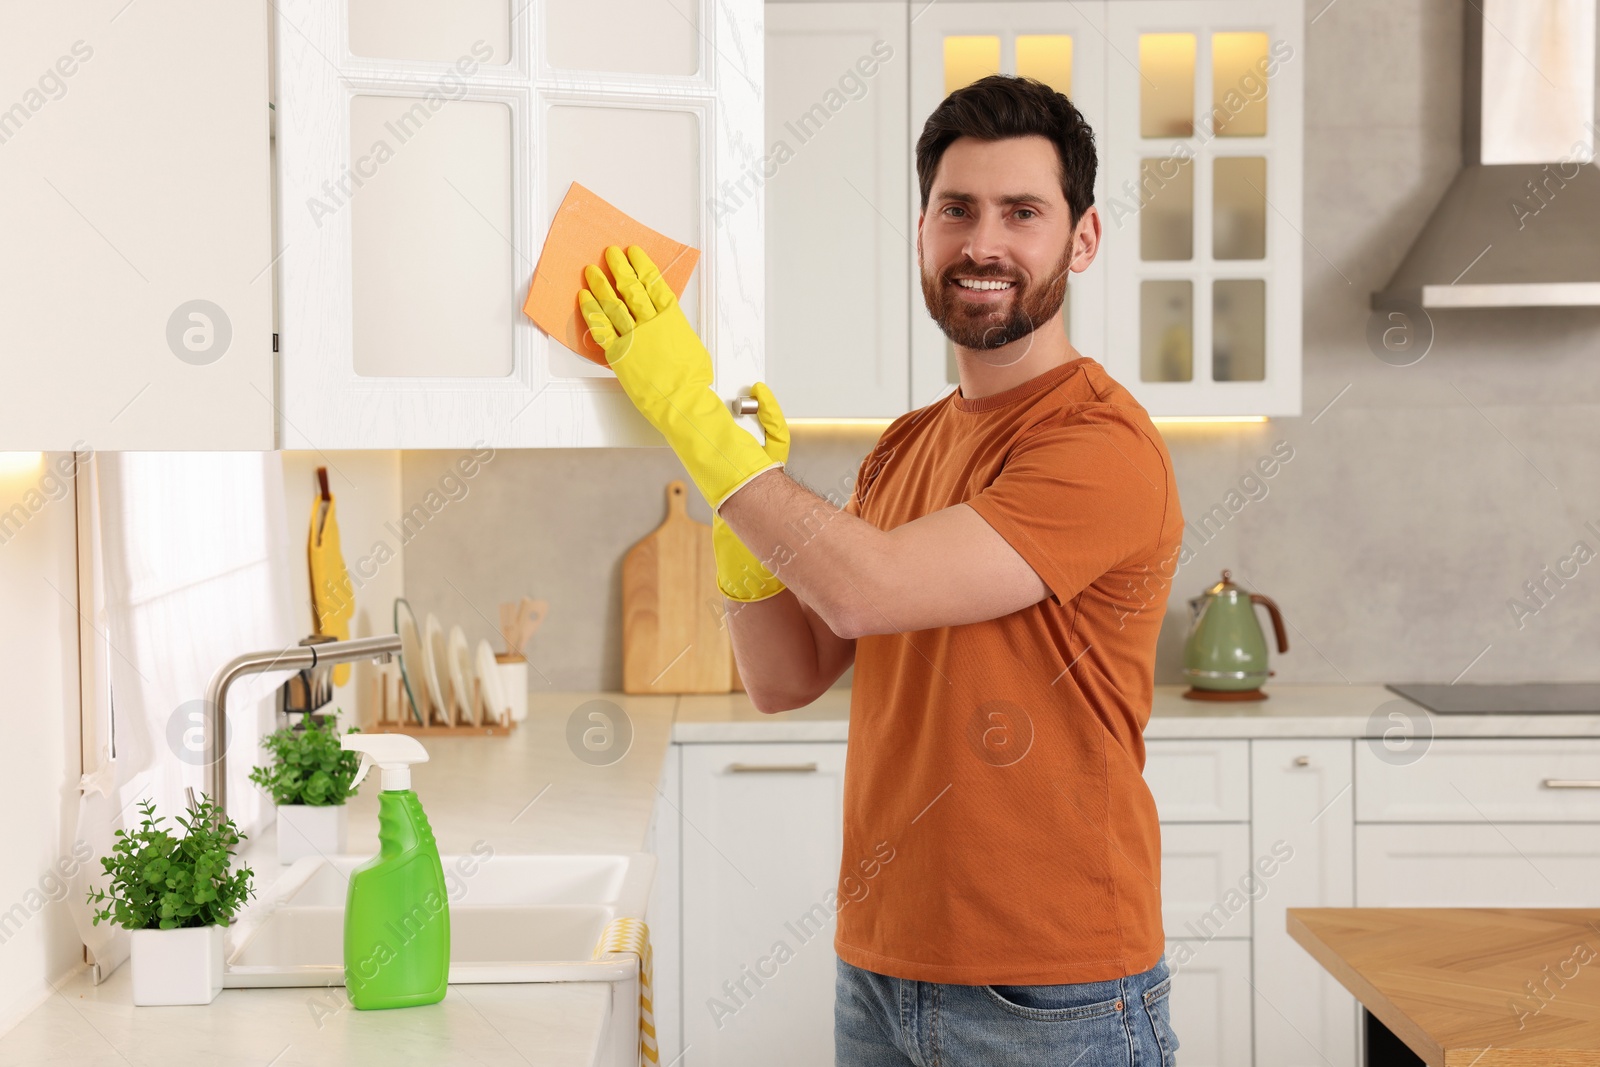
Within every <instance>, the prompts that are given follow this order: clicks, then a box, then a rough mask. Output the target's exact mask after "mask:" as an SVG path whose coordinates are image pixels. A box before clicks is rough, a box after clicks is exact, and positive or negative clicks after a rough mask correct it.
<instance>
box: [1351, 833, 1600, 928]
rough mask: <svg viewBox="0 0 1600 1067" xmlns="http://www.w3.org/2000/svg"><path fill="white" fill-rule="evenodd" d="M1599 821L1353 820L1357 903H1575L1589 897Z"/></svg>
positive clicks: (1597, 879) (1598, 879)
mask: <svg viewBox="0 0 1600 1067" xmlns="http://www.w3.org/2000/svg"><path fill="white" fill-rule="evenodd" d="M1597 884H1600V825H1592V824H1583V823H1579V824H1576V825H1575V824H1572V823H1544V824H1541V823H1503V824H1501V825H1499V826H1490V825H1488V824H1480V825H1478V826H1464V825H1438V824H1427V825H1412V826H1406V825H1401V824H1386V825H1377V826H1358V827H1356V906H1357V907H1360V908H1575V907H1591V906H1593V904H1594V887H1595V886H1596V885H1597Z"/></svg>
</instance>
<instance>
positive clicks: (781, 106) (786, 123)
mask: <svg viewBox="0 0 1600 1067" xmlns="http://www.w3.org/2000/svg"><path fill="white" fill-rule="evenodd" d="M766 26H767V36H766V42H767V44H766V47H767V84H766V90H767V92H766V141H765V147H766V151H767V153H768V155H769V156H771V157H772V158H773V160H774V164H773V168H772V169H773V171H774V173H773V174H772V177H771V178H770V179H769V180H768V181H767V183H766V198H767V201H766V202H767V230H766V245H767V248H769V249H770V250H771V251H770V253H769V255H768V269H767V381H768V382H769V384H771V386H772V389H773V392H774V393H775V394H776V395H777V397H778V401H779V403H781V404H782V405H783V410H784V414H785V415H786V416H788V417H789V418H791V419H793V418H871V417H876V418H893V417H895V416H897V415H902V414H904V413H905V412H906V411H907V410H908V408H907V404H908V403H909V402H910V348H909V342H908V340H907V337H908V332H907V331H908V319H907V317H906V306H907V305H906V301H907V299H908V297H909V296H910V293H909V291H908V290H907V287H906V286H907V282H908V281H909V276H908V275H907V273H906V263H907V262H908V261H911V260H913V259H915V251H914V246H913V245H912V243H911V238H910V237H909V236H908V235H907V233H906V229H905V223H904V219H905V213H906V183H905V166H906V158H907V155H906V136H905V132H906V70H907V68H908V66H909V64H910V57H909V56H908V55H907V53H906V5H905V0H895V2H886V3H878V2H869V3H776V2H775V3H769V4H767V5H766Z"/></svg>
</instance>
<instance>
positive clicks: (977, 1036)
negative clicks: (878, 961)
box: [833, 957, 1178, 1067]
mask: <svg viewBox="0 0 1600 1067" xmlns="http://www.w3.org/2000/svg"><path fill="white" fill-rule="evenodd" d="M838 964H839V966H838V980H837V982H836V983H835V986H834V1006H833V1020H834V1023H833V1042H834V1063H835V1065H836V1067H987V1065H990V1064H995V1065H1005V1067H1032V1065H1035V1064H1037V1065H1040V1067H1043V1065H1045V1064H1049V1065H1051V1067H1173V1064H1175V1063H1176V1062H1177V1060H1176V1058H1175V1053H1176V1052H1177V1051H1178V1038H1177V1035H1175V1034H1174V1033H1173V1032H1172V1021H1171V1017H1170V1014H1169V1011H1168V1003H1167V994H1168V993H1169V992H1171V989H1172V978H1171V976H1170V973H1169V971H1168V970H1167V961H1166V957H1162V958H1161V959H1160V960H1159V961H1158V962H1157V963H1156V965H1155V966H1154V967H1152V968H1150V969H1149V970H1148V971H1145V972H1144V973H1143V974H1134V975H1129V976H1128V977H1126V978H1113V979H1109V980H1107V981H1104V982H1078V983H1072V984H1067V985H1020V986H1004V985H1002V986H994V985H950V984H946V983H942V982H918V981H914V980H912V979H906V978H891V977H889V976H887V975H882V974H878V973H876V972H874V971H867V970H863V969H862V968H860V967H856V966H854V965H852V964H849V963H846V962H845V961H844V960H839V961H838Z"/></svg>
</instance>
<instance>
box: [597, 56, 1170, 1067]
mask: <svg viewBox="0 0 1600 1067" xmlns="http://www.w3.org/2000/svg"><path fill="white" fill-rule="evenodd" d="M1095 168H1096V160H1095V150H1094V140H1093V134H1092V131H1091V130H1090V129H1089V127H1088V125H1087V123H1085V122H1084V120H1083V116H1082V115H1081V114H1080V113H1079V112H1078V110H1077V109H1076V108H1075V107H1074V106H1073V105H1072V103H1071V102H1070V101H1069V100H1068V99H1067V98H1066V97H1065V96H1063V95H1061V94H1060V93H1057V92H1055V91H1054V90H1052V89H1050V88H1049V87H1048V86H1045V85H1043V84H1042V83H1040V82H1037V81H1034V80H1032V79H1026V78H1013V77H1008V76H1004V75H995V76H992V77H988V78H984V79H982V80H980V81H978V82H975V83H973V84H972V85H969V86H967V87H965V88H962V89H959V90H957V91H956V92H954V93H952V94H950V96H949V97H947V98H946V99H945V100H944V102H943V103H942V104H941V105H940V106H939V108H938V109H937V110H936V111H935V112H934V113H933V114H932V116H930V117H929V119H928V122H927V125H926V126H925V127H924V130H923V133H922V136H921V138H920V139H919V141H918V143H917V173H918V178H919V182H920V187H921V200H922V205H921V206H922V212H921V215H920V216H919V218H918V221H917V260H918V263H919V265H920V268H921V276H922V294H923V300H924V302H925V303H926V305H927V308H928V312H929V314H930V315H932V316H933V318H934V319H935V320H936V321H937V322H938V323H939V326H940V328H941V329H942V330H943V331H944V333H945V335H946V336H947V337H949V338H950V340H951V341H952V342H953V344H954V346H955V352H956V358H957V362H958V367H959V371H960V378H961V381H960V386H959V387H958V388H957V389H956V390H955V391H953V392H951V393H949V394H946V395H945V396H943V397H942V398H940V399H939V400H937V401H935V402H934V403H932V404H930V405H928V406H927V407H924V408H921V409H918V410H916V411H913V412H910V413H909V414H906V415H903V416H901V417H900V418H898V419H896V420H895V421H894V422H893V423H892V424H891V425H890V426H889V427H888V429H887V430H885V431H884V433H883V436H882V437H881V438H880V440H879V441H878V443H877V445H876V446H875V447H874V448H873V449H872V451H871V452H870V453H869V454H868V455H867V457H866V459H865V460H864V461H863V462H862V464H861V471H860V476H859V478H858V481H857V483H856V486H855V491H854V493H853V495H852V497H851V499H850V500H849V502H848V503H847V504H846V506H845V508H844V509H843V510H840V509H838V508H836V507H834V506H833V505H832V504H830V503H829V502H828V501H826V500H824V499H822V498H820V497H818V496H816V495H815V494H813V493H811V492H810V491H809V490H807V489H806V488H804V487H803V486H801V485H799V484H797V483H796V482H795V481H793V480H792V479H791V478H789V477H788V475H787V474H786V473H785V471H784V470H783V466H782V465H783V463H784V462H785V461H786V459H787V454H788V432H787V428H786V427H785V425H784V423H783V419H782V414H781V412H779V411H778V410H777V404H776V401H775V400H774V398H773V397H772V395H771V393H770V391H769V390H767V389H766V388H765V386H764V385H758V386H757V387H756V389H755V390H754V392H755V395H756V396H757V397H758V399H759V400H760V418H761V421H762V424H763V426H764V428H765V429H766V431H767V441H766V444H765V445H764V446H763V445H759V444H757V443H756V441H755V439H754V438H753V437H752V436H751V435H750V434H749V433H747V432H745V431H744V430H743V429H742V428H741V427H739V426H738V425H737V424H736V423H734V422H733V419H732V416H731V414H729V413H728V411H727V408H726V407H725V405H723V404H722V403H721V401H720V400H719V399H718V398H717V397H716V395H715V394H714V393H712V392H711V390H710V388H709V386H710V382H711V373H710V359H709V357H708V356H706V355H705V354H704V348H703V347H701V346H700V345H699V344H698V340H697V339H695V338H694V335H693V331H692V330H690V329H689V328H688V326H687V324H686V323H685V322H683V321H682V320H683V316H682V312H681V310H680V309H678V308H677V306H676V303H675V302H674V301H672V300H671V296H672V294H671V290H670V289H669V288H667V287H666V285H665V283H664V282H662V281H661V279H660V274H659V271H656V270H655V268H654V265H653V264H650V263H649V260H648V259H647V258H645V257H644V256H643V253H642V251H639V250H637V249H630V250H629V253H628V258H627V259H624V258H623V257H622V254H621V252H620V250H617V249H611V250H608V252H607V260H608V263H610V265H611V266H612V268H613V273H614V274H615V275H616V276H617V282H618V289H619V290H620V291H621V292H622V297H621V299H619V298H618V296H617V295H616V294H615V293H613V292H612V290H611V287H610V285H609V284H608V283H607V282H606V279H605V277H604V275H602V274H601V273H600V272H599V270H598V269H597V268H595V267H590V268H589V273H588V281H589V284H590V288H589V289H587V290H584V291H583V293H581V294H580V296H579V301H580V305H581V306H582V307H583V310H584V313H585V315H586V321H588V322H589V324H590V327H591V330H592V332H593V334H594V336H595V338H596V340H597V341H599V342H600V343H601V344H602V346H604V347H605V348H606V351H607V359H608V362H610V363H611V365H612V366H613V368H614V369H616V370H617V374H618V378H619V380H620V381H622V383H623V387H624V389H625V390H626V391H627V392H628V394H629V396H630V397H631V398H632V399H633V400H634V402H635V404H636V405H638V406H639V408H640V410H641V411H642V412H644V413H645V415H646V417H647V418H649V419H650V420H651V421H652V423H654V424H655V425H656V426H657V427H658V428H659V429H661V431H662V433H663V434H664V435H665V436H666V437H667V440H668V441H669V443H671V444H672V446H673V448H674V449H675V450H676V451H677V453H678V455H679V457H680V458H681V459H682V460H683V462H684V465H685V468H686V469H687V470H688V471H689V473H690V475H691V477H693V478H694V480H695V482H696V485H698V486H699V487H700V489H701V491H702V493H704V494H705V496H706V498H707V500H708V501H709V502H710V503H711V505H712V508H713V513H714V515H715V520H714V528H715V529H714V540H715V543H716V549H717V561H718V581H719V584H720V585H721V587H722V589H723V592H724V593H725V594H726V595H727V596H728V598H729V600H730V604H729V612H728V620H729V629H730V633H731V635H732V639H733V647H734V652H735V654H736V656H737V658H738V663H739V674H740V677H741V678H742V679H743V680H744V684H745V686H746V688H747V690H748V691H749V694H750V699H751V700H752V702H754V704H755V705H756V706H757V707H758V708H759V709H761V710H762V711H766V712H776V711H782V710H786V709H790V708H796V707H800V706H802V705H805V704H807V703H809V702H811V701H812V700H814V699H815V698H816V697H817V696H819V695H820V694H821V693H822V692H823V691H824V690H825V689H827V688H828V687H829V686H830V685H831V684H832V683H833V682H834V681H835V680H837V679H838V677H839V676H840V675H841V674H842V673H843V672H844V671H845V669H846V668H847V667H849V666H850V665H851V663H852V662H853V663H854V664H855V668H856V672H855V676H854V684H853V686H852V692H851V714H850V745H849V749H848V757H847V764H846V771H845V813H844V854H843V857H842V859H841V870H840V890H839V908H838V914H837V933H836V936H835V942H834V947H835V950H836V952H837V954H838V957H839V962H838V982H837V986H836V1005H835V1046H836V1050H837V1061H838V1063H839V1064H840V1065H850V1067H881V1065H891V1064H893V1065H905V1064H915V1065H917V1067H925V1065H932V1064H1046V1063H1048V1064H1079V1065H1080V1067H1087V1065H1088V1064H1094V1065H1096V1067H1101V1065H1108V1064H1127V1065H1135V1064H1137V1065H1146V1064H1148V1065H1156V1064H1162V1065H1166V1064H1171V1063H1172V1062H1173V1054H1174V1052H1175V1050H1176V1048H1177V1039H1176V1037H1175V1036H1174V1034H1173V1031H1172V1027H1171V1021H1170V1015H1169V1011H1168V1001H1167V994H1168V990H1169V988H1170V985H1169V982H1170V978H1169V972H1168V969H1167V964H1166V960H1165V957H1164V955H1163V943H1164V942H1163V932H1162V925H1161V912H1160V905H1161V897H1160V839H1159V830H1158V828H1157V824H1156V810H1155V804H1154V801H1153V799H1152V797H1151V795H1150V791H1149V789H1148V788H1147V787H1146V786H1145V783H1144V779H1143V777H1142V771H1143V767H1144V741H1143V728H1144V724H1145V722H1146V721H1148V718H1149V714H1150V700H1151V690H1152V684H1153V674H1154V658H1155V643H1156V637H1157V634H1158V632H1159V630H1160V625H1161V618H1162V614H1163V612H1164V610H1165V605H1166V599H1167V591H1168V589H1169V587H1170V584H1171V577H1172V573H1173V570H1174V569H1175V567H1176V560H1177V554H1178V550H1179V547H1180V543H1181V537H1182V528H1183V518H1182V515H1181V512H1180V509H1179V503H1178V496H1177V490H1176V486H1175V482H1174V479H1173V473H1172V464H1171V460H1170V458H1169V456H1168V454H1167V451H1166V448H1165V446H1164V445H1163V443H1162V441H1161V438H1160V436H1159V434H1157V432H1156V431H1155V429H1154V427H1153V425H1152V424H1151V422H1150V419H1149V417H1148V415H1147V414H1146V412H1145V410H1144V409H1143V408H1142V407H1141V406H1140V405H1139V404H1138V403H1137V402H1136V401H1135V400H1134V399H1133V398H1132V397H1131V396H1130V395H1129V394H1128V393H1127V391H1126V390H1124V389H1123V388H1122V386H1120V385H1118V384H1117V383H1116V382H1115V381H1113V380H1112V379H1111V378H1110V377H1108V376H1107V375H1106V373H1105V370H1104V369H1103V368H1102V367H1101V366H1100V364H1098V363H1097V362H1096V361H1094V360H1093V359H1091V358H1089V357H1086V356H1083V355H1081V354H1080V353H1078V352H1077V351H1076V350H1075V349H1074V348H1073V347H1072V345H1071V344H1070V343H1069V342H1068V340H1067V338H1066V334H1065V331H1064V329H1063V326H1062V306H1063V301H1064V298H1065V295H1066V287H1067V280H1068V277H1069V275H1071V274H1072V273H1076V272H1081V271H1083V270H1085V269H1087V268H1088V267H1089V266H1090V264H1091V263H1092V262H1093V261H1094V258H1095V255H1096V253H1097V252H1098V250H1099V245H1100V237H1101V221H1100V215H1099V212H1098V211H1097V210H1096V209H1095V207H1094V193H1093V190H1094V176H1095ZM635 253H637V255H636V254H635ZM630 260H631V261H632V262H631V263H630V262H629V261H630ZM819 284H823V283H819ZM591 290H592V292H591ZM830 295H831V296H832V298H835V299H840V300H848V299H852V294H851V293H850V291H849V289H848V288H841V289H839V290H838V291H837V292H836V293H835V294H830ZM747 546H748V547H747Z"/></svg>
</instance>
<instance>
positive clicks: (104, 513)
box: [68, 452, 303, 980]
mask: <svg viewBox="0 0 1600 1067" xmlns="http://www.w3.org/2000/svg"><path fill="white" fill-rule="evenodd" d="M89 474H90V478H91V492H90V494H89V495H90V499H91V500H92V504H91V507H90V515H89V516H88V523H87V524H86V525H87V526H88V527H89V530H88V532H89V537H88V544H86V545H85V548H87V549H89V550H90V551H91V552H92V553H93V558H94V566H93V572H94V588H93V597H92V603H93V619H92V621H93V623H94V632H95V635H96V639H95V642H94V645H95V647H94V648H93V649H84V650H83V654H84V655H85V656H90V655H93V657H94V659H95V669H94V671H93V674H92V676H93V677H94V678H95V679H97V680H98V683H97V685H96V686H95V689H96V691H95V692H92V693H87V692H86V693H85V694H84V701H83V714H84V717H85V719H86V720H91V719H92V721H86V722H85V735H86V737H92V738H93V739H94V740H93V742H92V745H93V747H94V748H95V749H97V750H98V751H93V752H87V753H86V755H85V774H84V776H83V783H82V797H81V800H80V803H79V811H78V833H77V839H78V840H82V841H85V842H87V843H88V844H89V845H90V846H91V847H92V848H93V850H94V855H95V856H96V857H97V858H96V859H94V860H92V861H91V862H90V863H89V864H87V865H85V867H84V868H83V870H82V873H81V874H80V876H79V879H78V882H79V884H77V885H75V886H74V888H73V892H72V893H71V894H69V896H68V900H69V901H70V902H71V904H72V908H73V918H74V921H75V922H76V923H77V926H78V929H79V932H80V934H81V935H82V936H83V939H84V943H85V944H86V945H87V946H89V949H90V952H91V953H92V959H93V961H94V962H95V964H96V965H97V968H98V974H99V977H100V979H102V980H103V979H104V978H105V977H106V976H107V975H109V974H110V973H111V972H112V971H113V970H115V969H116V967H117V966H119V965H120V964H121V963H122V961H123V960H125V959H126V958H127V954H128V949H127V935H126V934H125V933H123V932H122V931H120V930H118V929H116V928H115V927H113V926H111V925H109V924H107V923H104V922H102V923H100V924H99V925H98V926H95V925H93V924H92V922H91V910H92V909H91V907H90V906H89V905H87V904H85V903H84V902H83V901H84V895H85V893H86V891H87V888H88V885H89V884H90V883H92V884H93V885H95V886H103V884H104V879H105V875H104V874H103V873H102V869H101V865H100V862H99V859H98V857H99V856H102V855H106V854H109V852H110V850H111V845H112V842H113V840H114V834H115V831H116V830H118V829H128V830H130V831H131V830H133V829H136V828H137V827H138V825H139V822H140V818H141V816H140V813H139V805H140V803H141V801H143V800H145V799H150V800H152V801H154V803H155V806H156V814H158V815H161V816H164V817H165V819H166V821H165V822H164V823H163V824H162V825H163V826H164V827H165V828H167V829H170V830H175V831H180V832H181V830H180V828H179V827H178V825H177V822H176V818H177V816H178V815H181V814H183V813H184V812H185V809H186V795H185V787H189V786H192V787H193V788H194V791H195V794H196V796H199V795H200V794H201V793H203V792H205V791H206V789H207V783H206V767H205V765H204V750H203V747H202V745H201V741H200V736H201V735H200V733H199V725H200V722H201V718H200V716H201V712H202V709H203V706H204V699H205V693H206V686H207V684H208V683H209V682H210V680H211V676H212V675H213V674H214V673H215V672H216V670H217V668H219V667H221V666H222V665H223V664H225V663H227V662H228V661H229V660H231V659H233V658H234V657H235V656H238V655H240V654H242V653H245V652H255V651H261V650H265V649H283V648H290V647H293V646H294V645H295V644H296V642H297V641H298V640H299V639H300V637H301V636H303V635H301V634H300V633H298V632H296V629H297V628H296V626H295V624H294V614H293V605H294V599H293V596H292V593H291V590H290V585H289V583H290V581H291V580H293V579H292V577H291V576H292V575H293V574H295V573H296V571H295V569H294V568H293V567H292V566H291V565H290V556H289V552H290V551H292V549H291V548H290V540H289V536H288V524H287V521H286V517H285V513H284V494H283V464H282V453H279V452H101V453H96V454H95V456H94V458H93V461H92V463H91V466H90V471H89ZM302 551H303V548H302ZM85 592H86V593H88V592H89V591H88V590H86V591H85ZM81 599H82V600H83V601H84V603H85V610H89V609H88V603H89V602H90V597H89V596H87V595H85V596H83V597H82V598H81ZM292 673H293V672H292V671H273V672H269V673H264V674H258V675H246V676H245V677H244V678H242V679H240V680H239V681H237V682H236V683H235V684H234V685H233V688H232V689H231V691H230V692H229V695H228V707H227V722H228V731H227V737H226V752H227V762H228V779H227V782H228V815H229V817H231V818H232V819H233V820H234V822H235V823H237V824H238V826H239V828H240V829H241V830H242V831H244V832H245V833H247V834H250V835H251V836H252V838H253V837H254V836H256V835H257V833H258V832H259V831H260V830H261V828H262V827H263V826H265V824H266V821H267V817H268V815H270V813H271V804H270V801H269V800H268V798H266V797H264V796H263V795H262V794H261V792H260V791H259V790H258V789H257V788H256V787H255V786H254V785H253V784H252V783H251V782H250V781H249V779H248V777H247V776H248V774H249V771H250V768H251V767H252V766H253V765H254V764H255V763H256V762H258V761H259V760H260V759H261V752H260V749H259V746H258V741H259V739H260V737H261V736H263V735H264V734H266V733H268V732H270V731H271V730H272V728H273V719H274V713H275V701H274V693H275V690H276V688H277V686H279V685H280V684H282V683H283V681H285V680H286V679H287V678H288V677H290V675H291V674H292ZM246 845H248V842H246Z"/></svg>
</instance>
